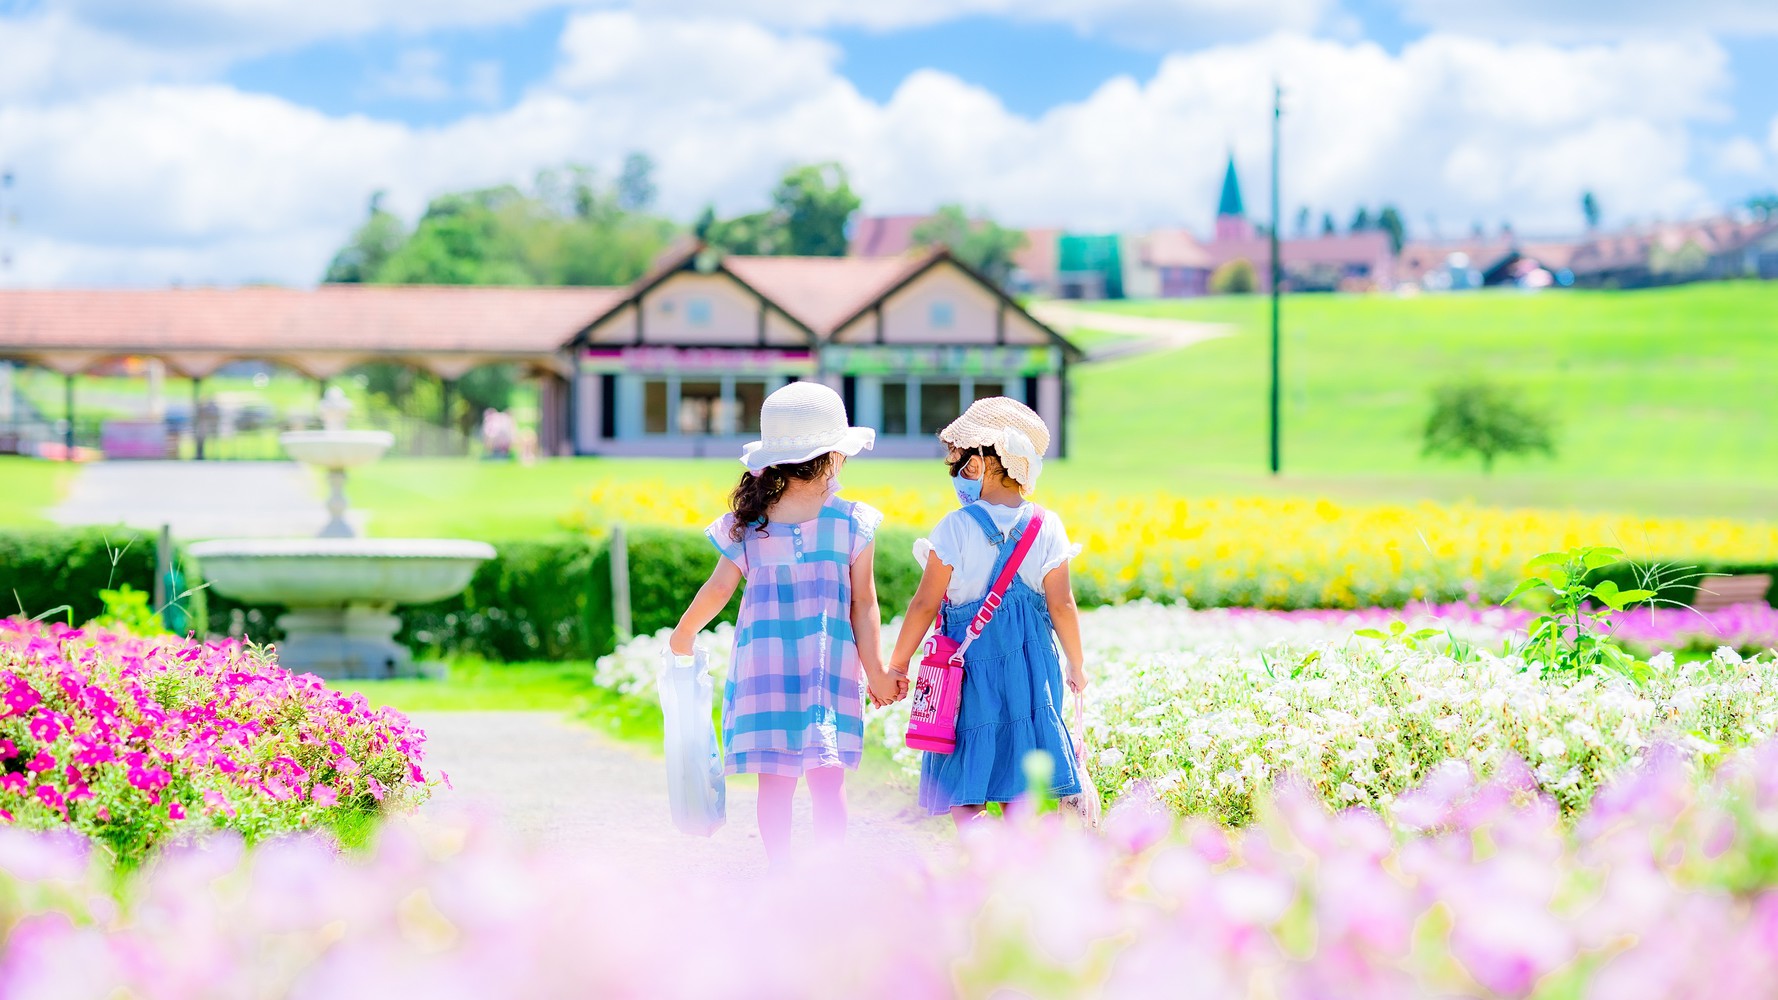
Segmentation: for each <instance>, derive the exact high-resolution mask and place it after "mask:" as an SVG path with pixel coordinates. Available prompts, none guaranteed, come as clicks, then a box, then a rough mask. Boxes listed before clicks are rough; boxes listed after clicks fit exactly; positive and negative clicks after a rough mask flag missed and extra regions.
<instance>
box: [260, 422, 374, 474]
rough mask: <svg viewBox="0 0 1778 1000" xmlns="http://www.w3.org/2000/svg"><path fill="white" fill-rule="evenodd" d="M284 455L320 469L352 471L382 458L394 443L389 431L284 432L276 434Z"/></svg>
mask: <svg viewBox="0 0 1778 1000" xmlns="http://www.w3.org/2000/svg"><path fill="white" fill-rule="evenodd" d="M278 443H279V444H281V445H283V446H284V452H285V454H287V455H289V456H290V457H291V458H294V459H296V460H297V461H299V462H303V463H306V464H308V465H318V466H320V467H321V468H323V469H352V468H356V467H358V466H360V465H369V464H370V463H372V462H374V461H376V460H377V459H379V458H382V457H383V453H384V452H386V451H388V450H389V449H390V448H391V447H392V446H393V445H394V444H395V435H393V434H391V433H389V432H388V431H345V430H338V431H334V430H327V431H286V432H285V433H283V434H280V435H278Z"/></svg>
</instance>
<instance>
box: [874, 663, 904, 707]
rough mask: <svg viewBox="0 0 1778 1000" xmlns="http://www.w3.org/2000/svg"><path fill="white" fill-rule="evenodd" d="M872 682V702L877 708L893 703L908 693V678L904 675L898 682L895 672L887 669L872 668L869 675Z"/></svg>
mask: <svg viewBox="0 0 1778 1000" xmlns="http://www.w3.org/2000/svg"><path fill="white" fill-rule="evenodd" d="M867 679H868V682H869V684H870V703H871V705H872V706H874V707H876V708H882V707H883V706H885V705H893V704H895V703H896V702H898V701H900V700H901V696H902V695H904V694H906V693H907V678H906V677H902V678H901V681H900V683H899V684H898V683H896V677H895V674H893V673H891V672H889V671H886V670H872V671H870V672H869V675H868V678H867Z"/></svg>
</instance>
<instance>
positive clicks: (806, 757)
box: [704, 496, 883, 777]
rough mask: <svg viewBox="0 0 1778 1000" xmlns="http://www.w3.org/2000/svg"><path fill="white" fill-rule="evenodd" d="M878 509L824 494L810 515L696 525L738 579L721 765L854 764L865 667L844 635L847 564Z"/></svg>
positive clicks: (848, 611) (781, 769) (768, 768)
mask: <svg viewBox="0 0 1778 1000" xmlns="http://www.w3.org/2000/svg"><path fill="white" fill-rule="evenodd" d="M882 522H883V515H882V514H881V513H879V512H878V511H877V510H876V509H875V508H873V507H871V506H869V505H868V504H862V503H855V502H853V501H849V500H842V499H840V498H839V497H837V496H835V497H830V498H829V499H828V501H827V503H826V504H825V505H824V506H823V507H822V508H821V513H820V514H819V515H817V516H816V517H815V518H814V519H813V520H810V521H804V522H803V523H801V524H777V523H770V524H767V525H766V526H765V534H763V535H762V534H760V533H759V531H758V530H757V529H753V528H749V529H748V531H747V534H746V537H745V538H744V539H743V540H742V541H740V542H736V541H734V540H733V537H732V536H731V535H730V533H729V528H730V526H731V525H732V524H734V515H733V514H725V515H723V516H722V518H721V519H719V520H718V521H717V522H716V523H715V524H712V525H711V526H710V527H709V528H707V529H705V531H704V533H705V534H706V535H707V536H709V538H710V542H711V544H713V545H715V546H716V550H717V551H718V552H721V553H722V555H723V557H724V558H726V559H728V560H729V561H730V562H732V563H734V564H735V565H736V566H737V567H739V568H740V570H741V574H742V575H743V576H744V577H746V579H747V584H746V589H745V590H744V591H743V592H742V594H741V617H740V621H739V622H737V623H736V626H735V648H734V656H733V658H732V659H731V660H730V665H729V675H728V684H727V686H726V687H725V689H724V691H723V699H722V736H723V741H722V742H723V746H724V748H725V749H726V751H727V761H726V766H727V771H728V773H729V774H778V775H784V776H786V777H798V776H800V775H801V774H802V773H803V772H804V771H807V770H810V769H812V768H817V767H841V766H843V767H849V768H856V767H857V766H858V761H859V758H860V757H861V756H862V755H863V752H864V697H863V693H862V688H863V677H864V668H863V666H862V664H861V663H860V662H859V659H858V644H857V640H856V638H855V637H854V636H853V634H852V563H853V562H854V561H855V560H856V559H857V558H858V556H859V555H860V554H861V553H862V552H863V551H864V549H865V546H867V545H869V544H870V542H871V539H872V538H873V537H875V535H876V531H877V526H878V525H880V524H881V523H882Z"/></svg>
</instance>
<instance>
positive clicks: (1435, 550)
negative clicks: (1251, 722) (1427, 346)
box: [572, 482, 1778, 608]
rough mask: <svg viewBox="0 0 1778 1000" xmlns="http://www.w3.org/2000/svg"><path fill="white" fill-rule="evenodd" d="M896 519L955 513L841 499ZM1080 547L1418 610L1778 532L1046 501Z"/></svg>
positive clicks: (1127, 569) (1419, 513) (1688, 522)
mask: <svg viewBox="0 0 1778 1000" xmlns="http://www.w3.org/2000/svg"><path fill="white" fill-rule="evenodd" d="M846 495H847V496H849V497H852V498H854V499H858V500H863V501H865V502H867V503H869V504H871V505H873V506H875V507H878V508H880V509H881V510H883V511H884V513H885V514H886V515H887V516H888V524H889V526H892V527H897V528H902V529H905V530H913V531H924V530H926V529H927V528H930V527H931V526H932V525H933V524H936V523H937V522H938V519H939V518H941V517H943V516H944V515H945V514H946V513H947V512H949V510H950V509H952V508H951V505H949V504H943V503H936V502H934V499H935V498H934V497H933V495H932V494H930V493H921V492H915V491H913V490H896V489H848V490H847V491H846ZM1038 500H1039V501H1040V502H1042V503H1043V504H1044V505H1045V506H1047V507H1051V508H1053V509H1055V510H1056V511H1057V512H1059V513H1060V514H1061V515H1062V518H1063V520H1064V521H1065V522H1066V524H1067V525H1068V530H1069V534H1070V535H1071V536H1072V538H1073V539H1074V541H1076V542H1079V543H1080V544H1081V545H1082V546H1083V547H1084V550H1083V552H1082V554H1081V558H1080V559H1079V560H1078V561H1077V562H1076V564H1075V567H1074V570H1075V576H1076V580H1077V581H1078V588H1079V590H1080V591H1081V594H1082V597H1083V599H1086V600H1089V601H1111V600H1119V599H1124V598H1133V597H1153V598H1157V599H1161V600H1184V601H1187V602H1189V603H1191V604H1195V605H1199V606H1209V605H1239V606H1250V607H1275V608H1293V607H1365V606H1372V605H1399V604H1402V603H1405V602H1407V601H1414V600H1456V599H1466V598H1467V599H1471V600H1476V599H1480V600H1498V599H1499V598H1501V597H1503V596H1504V595H1505V594H1506V593H1507V592H1508V591H1510V590H1511V589H1512V587H1513V585H1514V584H1515V583H1517V582H1518V580H1519V579H1520V578H1521V576H1522V575H1523V570H1524V565H1525V561H1526V560H1528V559H1530V558H1531V557H1532V556H1535V555H1537V554H1539V553H1542V552H1549V551H1552V550H1556V549H1567V548H1571V547H1573V546H1576V545H1615V546H1617V547H1619V548H1622V549H1623V550H1624V551H1625V552H1626V553H1628V555H1629V557H1630V558H1631V559H1633V560H1636V561H1639V562H1651V563H1663V564H1669V565H1672V566H1675V567H1684V566H1693V565H1719V564H1724V563H1778V524H1771V523H1760V522H1745V521H1732V520H1727V519H1720V518H1712V519H1706V518H1651V517H1635V516H1629V515H1612V514H1587V513H1578V512H1573V511H1552V510H1533V509H1517V510H1503V509H1497V508H1488V507H1478V506H1474V505H1470V504H1437V503H1431V502H1423V503H1412V504H1348V503H1335V502H1333V501H1329V500H1312V499H1277V498H1268V497H1232V498H1186V497H1178V496H1168V495H1164V494H1148V495H1127V496H1114V495H1108V494H1097V493H1089V494H1073V495H1055V496H1050V495H1043V496H1040V497H1038ZM725 502H726V497H725V495H724V494H723V493H722V492H721V491H720V490H716V489H689V488H677V489H674V488H668V487H666V486H665V485H664V484H658V483H657V484H647V483H636V482H628V483H621V484H612V485H609V486H603V487H599V488H596V489H594V490H593V491H591V493H590V494H589V495H588V497H587V504H586V506H585V507H584V508H583V509H582V510H580V511H578V512H576V514H575V515H573V518H572V523H573V524H574V525H575V526H576V527H579V528H582V529H584V530H588V531H594V532H603V531H604V530H605V529H606V528H607V527H608V526H609V525H611V524H614V523H620V522H621V523H624V524H629V525H652V526H662V527H683V528H702V527H703V526H704V525H706V524H708V523H709V522H710V521H711V520H712V519H713V518H714V517H715V516H716V515H717V514H718V513H720V512H721V511H722V510H723V505H724V503H725Z"/></svg>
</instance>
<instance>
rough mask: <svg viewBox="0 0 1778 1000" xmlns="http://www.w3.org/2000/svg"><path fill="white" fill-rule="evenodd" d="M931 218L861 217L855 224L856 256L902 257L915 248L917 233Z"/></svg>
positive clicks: (852, 253) (853, 253)
mask: <svg viewBox="0 0 1778 1000" xmlns="http://www.w3.org/2000/svg"><path fill="white" fill-rule="evenodd" d="M928 218H931V216H927V215H861V216H859V217H858V218H857V219H855V220H854V221H853V223H852V239H851V245H850V246H849V247H848V248H847V251H846V252H847V253H848V254H849V255H850V256H853V257H900V256H901V255H902V254H905V253H907V252H908V251H909V250H912V249H914V230H915V229H918V228H919V226H920V223H922V222H925V221H926V220H927V219H928Z"/></svg>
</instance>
